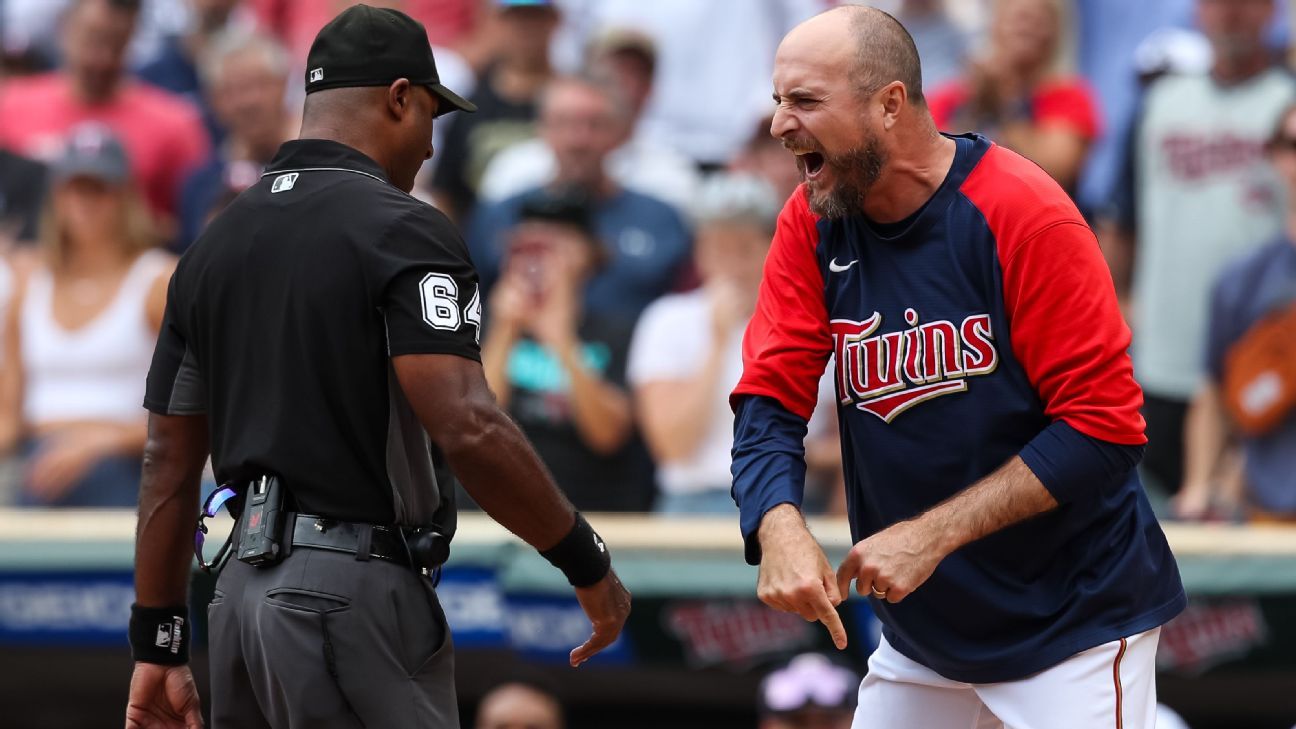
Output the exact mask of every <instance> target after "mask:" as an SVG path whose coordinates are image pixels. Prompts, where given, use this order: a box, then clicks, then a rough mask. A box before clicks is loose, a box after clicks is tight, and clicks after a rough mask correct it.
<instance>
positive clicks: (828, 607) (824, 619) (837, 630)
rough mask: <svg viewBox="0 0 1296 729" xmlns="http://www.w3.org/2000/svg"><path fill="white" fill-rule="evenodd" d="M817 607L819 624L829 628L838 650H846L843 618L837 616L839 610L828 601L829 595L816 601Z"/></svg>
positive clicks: (822, 596)
mask: <svg viewBox="0 0 1296 729" xmlns="http://www.w3.org/2000/svg"><path fill="white" fill-rule="evenodd" d="M815 606H816V608H817V609H818V613H819V622H821V623H823V624H824V627H826V628H828V634H829V635H831V636H832V640H833V645H835V646H837V650H839V651H840V650H845V649H846V628H845V627H844V626H843V625H842V621H841V616H840V615H838V614H837V608H835V607H833V604H832V602H830V601H829V600H828V595H827V594H822V595H820V597H819V598H818V599H816V600H815Z"/></svg>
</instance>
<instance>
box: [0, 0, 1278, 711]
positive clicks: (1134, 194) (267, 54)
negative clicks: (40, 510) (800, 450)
mask: <svg viewBox="0 0 1296 729" xmlns="http://www.w3.org/2000/svg"><path fill="white" fill-rule="evenodd" d="M371 2H374V3H375V4H382V5H388V6H393V7H397V8H399V9H402V10H404V11H405V12H407V13H409V14H410V15H412V16H414V17H415V18H416V19H418V20H420V21H421V22H423V23H424V24H425V26H426V27H427V29H428V33H429V37H430V38H431V40H432V42H433V44H434V45H435V53H436V58H437V64H438V69H439V71H440V74H441V78H442V81H443V82H444V83H445V84H446V85H447V86H449V87H451V88H454V89H456V90H459V91H460V92H462V93H464V94H465V95H466V96H468V97H469V98H470V99H471V100H472V101H473V102H474V103H475V104H476V105H477V107H478V109H479V111H478V113H476V114H471V115H469V114H454V115H450V116H448V117H445V118H443V119H440V120H438V124H437V127H436V138H435V141H434V145H435V148H436V154H435V156H434V157H433V159H432V160H431V161H430V162H429V163H428V164H427V165H425V167H424V170H423V171H422V173H421V174H420V178H419V181H418V185H417V188H416V190H415V194H416V195H418V196H420V197H422V198H424V199H426V200H428V201H430V202H432V203H434V204H435V205H437V206H438V207H439V208H440V209H442V210H443V211H445V212H446V213H447V214H448V215H450V216H451V217H452V218H453V219H454V220H455V221H456V222H457V223H458V224H459V227H460V229H461V230H462V231H463V235H464V237H465V240H466V242H467V244H468V248H469V250H470V252H471V254H472V257H473V260H474V263H475V264H476V266H477V268H478V271H479V272H480V274H481V278H482V289H481V300H480V302H479V303H480V304H481V305H482V306H483V309H484V310H485V312H486V318H485V323H484V326H483V328H482V337H481V343H482V358H483V364H484V366H485V369H486V373H487V377H488V379H489V381H490V384H491V387H492V389H493V390H494V391H495V393H496V394H497V396H498V398H499V400H500V402H501V403H503V404H504V405H505V406H506V407H507V408H508V410H509V411H510V412H511V414H512V415H513V416H514V418H515V419H516V420H517V422H518V423H519V424H520V425H521V426H522V428H523V429H524V430H525V432H526V433H527V435H528V436H529V437H530V438H531V440H532V442H533V443H534V444H535V445H536V448H537V450H538V451H539V453H540V454H541V456H542V458H543V459H544V460H545V462H546V464H547V465H548V466H549V468H550V470H551V471H552V472H553V474H554V476H555V478H556V479H557V481H558V483H559V484H560V485H561V486H562V488H563V489H564V490H565V491H566V492H567V493H568V495H569V496H570V497H571V498H572V500H573V501H574V502H575V504H576V505H577V507H579V508H581V509H582V510H589V511H658V512H663V513H671V514H690V513H707V514H732V513H735V512H736V508H735V506H734V504H733V502H732V499H731V498H730V495H729V485H730V476H729V448H730V445H731V433H732V425H733V420H732V415H731V413H730V410H729V407H728V402H727V396H728V392H729V390H730V389H731V387H732V386H733V384H734V383H735V382H736V381H737V379H738V376H739V374H740V371H741V367H742V362H741V336H742V331H743V328H744V326H745V323H746V321H747V319H748V318H749V317H750V314H751V312H752V310H753V307H754V304H755V297H756V291H757V287H758V285H759V282H760V276H761V266H762V262H763V259H764V254H765V251H766V250H767V249H768V246H769V243H770V238H771V234H772V232H773V230H774V226H775V224H776V221H777V218H778V215H779V212H780V210H781V208H782V206H783V202H784V201H785V200H786V199H787V198H788V196H789V195H790V194H791V193H792V191H793V190H794V189H795V187H796V185H797V184H798V181H799V174H798V172H797V169H796V166H795V163H794V161H793V158H792V155H791V154H789V153H787V152H786V151H785V150H784V149H783V148H782V144H781V142H780V141H779V140H777V139H774V138H772V137H771V136H770V135H769V124H770V116H771V114H772V111H773V102H772V100H771V98H770V93H771V89H770V75H771V69H772V62H773V55H774V50H775V48H776V46H777V44H778V42H779V40H780V38H781V37H782V36H783V34H784V33H785V32H786V31H787V30H789V29H790V28H791V27H792V26H793V25H795V24H797V23H798V22H800V21H801V20H804V19H805V18H807V17H809V16H811V15H813V14H815V13H817V12H819V11H821V10H823V9H826V8H827V7H828V6H829V5H831V4H835V3H834V2H833V1H832V0H734V1H733V2H723V3H721V2H698V1H697V0H653V1H652V2H642V1H641V0H387V1H386V2H376V1H375V0H371ZM350 4H352V3H350V2H346V1H344V0H0V49H2V50H3V66H2V68H3V70H2V71H0V74H2V75H0V250H3V257H0V329H2V330H3V347H0V450H2V451H3V453H4V454H5V456H4V459H5V460H4V466H3V467H2V468H0V484H3V485H0V503H5V504H20V505H31V506H130V505H133V504H134V502H135V490H136V487H137V484H138V478H139V469H140V458H141V453H142V448H143V444H144V438H145V432H144V412H143V410H142V408H141V406H140V403H141V400H142V393H143V386H144V377H145V373H146V372H147V369H148V365H149V360H150V356H151V351H152V343H153V340H154V339H155V337H156V333H157V329H158V326H159V324H160V312H161V310H162V305H163V303H164V301H165V295H166V287H167V282H168V280H169V275H170V272H171V271H172V269H173V267H174V265H175V260H176V258H175V257H176V256H178V255H182V254H183V252H184V251H185V249H186V248H187V247H188V246H190V245H191V244H192V243H193V242H194V241H195V240H196V239H197V238H198V237H200V236H201V234H202V231H203V229H204V227H205V226H206V224H207V222H208V221H210V220H211V218H212V217H213V216H215V215H217V214H219V212H220V210H221V209H222V208H223V207H224V206H225V205H226V204H228V203H229V202H230V201H231V200H232V199H233V198H234V197H236V196H237V195H238V194H239V193H240V192H241V191H242V190H244V189H246V188H247V187H249V186H250V185H252V184H253V183H255V182H256V181H257V180H258V179H259V177H260V175H261V173H262V170H263V169H264V167H265V165H266V164H267V163H268V162H269V161H270V159H271V158H272V157H273V156H274V154H275V152H276V150H277V148H278V146H279V145H280V144H281V143H282V142H283V141H285V140H287V139H290V138H292V137H294V136H296V130H297V127H298V123H299V109H300V106H301V100H302V96H303V91H302V86H303V83H302V79H303V76H304V74H305V72H306V69H305V68H304V59H305V56H306V51H307V49H308V47H309V44H310V42H311V40H312V38H313V37H314V35H315V33H316V31H317V30H318V29H319V28H320V27H321V26H322V25H323V24H324V23H325V22H327V20H328V19H330V18H331V17H332V16H333V15H334V14H336V13H337V12H338V11H340V10H341V9H342V8H344V7H346V6H347V5H350ZM876 4H877V5H878V6H879V7H882V8H883V9H886V10H888V11H890V12H892V13H893V14H895V15H896V16H897V17H898V18H899V19H900V20H901V21H902V22H903V23H904V24H905V26H906V27H907V28H908V29H909V30H910V32H911V33H912V34H913V36H914V38H915V41H916V43H917V45H918V48H919V51H920V54H921V56H922V63H923V86H924V89H923V93H924V96H925V98H926V103H927V104H928V105H929V107H930V109H931V111H932V113H933V115H934V116H935V118H936V121H937V123H938V126H939V127H940V128H941V129H943V130H946V131H948V132H950V133H963V132H969V131H975V132H979V133H981V134H984V135H987V136H989V137H990V138H992V139H994V140H995V141H997V142H998V143H999V144H1002V145H1004V146H1006V147H1009V148H1011V149H1013V150H1015V151H1017V152H1019V153H1021V154H1023V155H1025V156H1027V157H1029V158H1030V159H1032V160H1033V161H1035V162H1036V163H1037V164H1039V165H1040V167H1042V168H1043V169H1044V170H1045V171H1047V172H1048V173H1049V174H1050V175H1051V176H1053V177H1054V178H1055V179H1056V180H1057V181H1058V183H1059V184H1060V185H1061V186H1062V187H1063V188H1064V189H1065V190H1067V191H1068V192H1070V193H1071V194H1072V195H1073V197H1074V199H1075V200H1076V202H1077V204H1078V205H1079V206H1080V209H1081V210H1082V211H1083V212H1084V213H1085V214H1086V216H1087V217H1089V219H1090V220H1091V222H1092V224H1093V226H1094V228H1095V230H1096V231H1097V232H1098V238H1099V241H1100V244H1101V246H1102V249H1103V252H1104V255H1105V256H1106V258H1107V260H1108V262H1109V264H1110V266H1111V271H1112V276H1113V280H1114V282H1115V286H1116V289H1117V293H1118V295H1119V296H1120V298H1121V301H1122V304H1123V306H1124V309H1125V312H1126V314H1127V317H1128V320H1129V323H1130V326H1131V327H1132V329H1133V330H1134V345H1133V351H1132V353H1133V357H1134V361H1135V368H1136V373H1137V375H1138V377H1139V379H1140V381H1141V383H1142V384H1143V386H1144V389H1145V392H1146V406H1145V416H1146V418H1147V421H1148V434H1149V437H1150V443H1149V446H1148V449H1147V453H1146V457H1145V459H1144V464H1143V469H1144V473H1145V476H1146V478H1145V481H1146V482H1147V484H1148V487H1149V489H1150V490H1152V491H1154V492H1155V493H1157V494H1159V495H1161V496H1162V497H1164V498H1163V499H1162V501H1163V503H1164V504H1165V508H1166V511H1167V514H1170V515H1173V516H1177V517H1180V518H1185V519H1267V520H1293V519H1296V243H1293V240H1296V217H1293V216H1292V213H1291V211H1292V210H1294V209H1296V208H1294V207H1293V206H1292V203H1293V201H1296V113H1294V112H1293V107H1292V104H1293V102H1294V101H1296V81H1294V80H1293V78H1292V76H1291V75H1290V73H1289V70H1288V68H1287V63H1286V48H1287V45H1288V43H1287V40H1288V37H1289V32H1288V18H1289V14H1288V9H1287V7H1286V3H1285V2H1281V1H1280V0H1158V1H1155V2H1141V3H1130V2H1128V0H1084V1H1083V2H1080V1H1079V0H970V1H967V2H953V1H952V0H879V1H878V2H877V3H876ZM1084 325H1085V323H1084V322H1082V321H1078V322H1076V326H1084ZM820 399H821V401H822V402H823V403H824V406H823V407H820V408H818V409H817V411H816V415H815V418H814V419H813V420H812V422H811V424H810V428H809V435H808V437H807V462H808V467H809V473H808V487H807V502H808V504H809V505H810V508H811V510H813V511H821V512H828V513H840V512H842V511H843V510H844V508H845V502H844V497H843V490H842V484H841V468H840V455H839V453H838V449H837V424H836V417H835V414H834V410H835V408H834V407H833V406H832V405H833V403H834V401H835V399H836V395H835V393H834V391H833V387H832V383H831V380H830V379H826V380H825V383H824V385H823V387H821V394H820ZM824 670H828V669H824ZM770 726H781V725H778V724H770Z"/></svg>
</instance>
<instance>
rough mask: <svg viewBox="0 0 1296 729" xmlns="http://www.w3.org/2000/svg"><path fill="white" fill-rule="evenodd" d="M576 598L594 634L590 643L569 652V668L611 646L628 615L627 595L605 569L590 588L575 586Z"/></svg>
mask: <svg viewBox="0 0 1296 729" xmlns="http://www.w3.org/2000/svg"><path fill="white" fill-rule="evenodd" d="M575 589H576V599H577V600H580V606H581V609H582V610H584V611H585V615H587V616H588V617H589V619H590V622H591V623H593V624H594V632H593V634H591V635H590V637H589V640H587V641H585V642H584V643H582V644H581V645H580V646H578V647H577V648H575V649H573V650H572V652H571V665H572V668H575V667H577V666H579V665H580V664H582V663H584V662H585V661H588V660H589V659H590V658H592V657H593V656H594V654H595V653H598V652H599V651H601V650H603V649H604V648H607V647H608V646H610V645H612V641H614V640H616V639H617V636H618V635H620V634H621V628H623V627H625V621H626V618H627V617H628V616H629V615H630V592H629V591H627V590H626V589H625V586H624V585H622V584H621V580H620V578H618V577H617V575H616V572H615V571H613V570H608V573H607V575H606V576H604V578H603V579H601V580H599V581H598V582H596V583H594V584H593V585H590V586H589V587H577V588H575Z"/></svg>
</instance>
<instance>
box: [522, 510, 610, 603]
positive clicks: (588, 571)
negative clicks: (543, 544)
mask: <svg viewBox="0 0 1296 729" xmlns="http://www.w3.org/2000/svg"><path fill="white" fill-rule="evenodd" d="M540 556H541V557H544V558H545V559H547V560H549V564H552V565H553V566H554V567H557V568H558V569H560V570H562V573H563V574H564V575H566V577H567V581H568V582H570V583H571V585H572V587H589V586H590V585H593V584H594V583H596V582H598V581H599V580H601V579H603V577H604V576H606V575H607V573H608V571H609V570H611V569H612V555H611V554H609V553H608V548H607V545H606V544H604V543H603V538H602V537H600V536H599V535H598V534H597V533H596V532H595V531H594V528H593V527H591V526H590V525H589V522H587V521H585V517H583V516H581V515H580V512H576V523H575V524H574V525H572V528H571V531H570V532H567V536H565V537H563V538H562V541H560V542H558V543H557V544H555V545H554V546H553V547H552V548H550V549H547V550H545V551H543V552H541V553H540Z"/></svg>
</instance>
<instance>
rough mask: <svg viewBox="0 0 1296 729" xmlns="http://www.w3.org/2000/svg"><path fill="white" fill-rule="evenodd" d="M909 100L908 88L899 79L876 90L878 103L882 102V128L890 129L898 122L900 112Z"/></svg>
mask: <svg viewBox="0 0 1296 729" xmlns="http://www.w3.org/2000/svg"><path fill="white" fill-rule="evenodd" d="M908 102H909V89H907V88H905V85H904V83H903V82H901V81H892V82H891V83H889V84H887V85H886V86H883V87H882V90H881V91H879V92H878V103H880V104H882V128H883V129H888V130H889V129H891V127H894V126H895V125H896V124H898V123H899V122H900V112H901V111H902V110H903V109H904V106H905V104H907V103H908Z"/></svg>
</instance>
